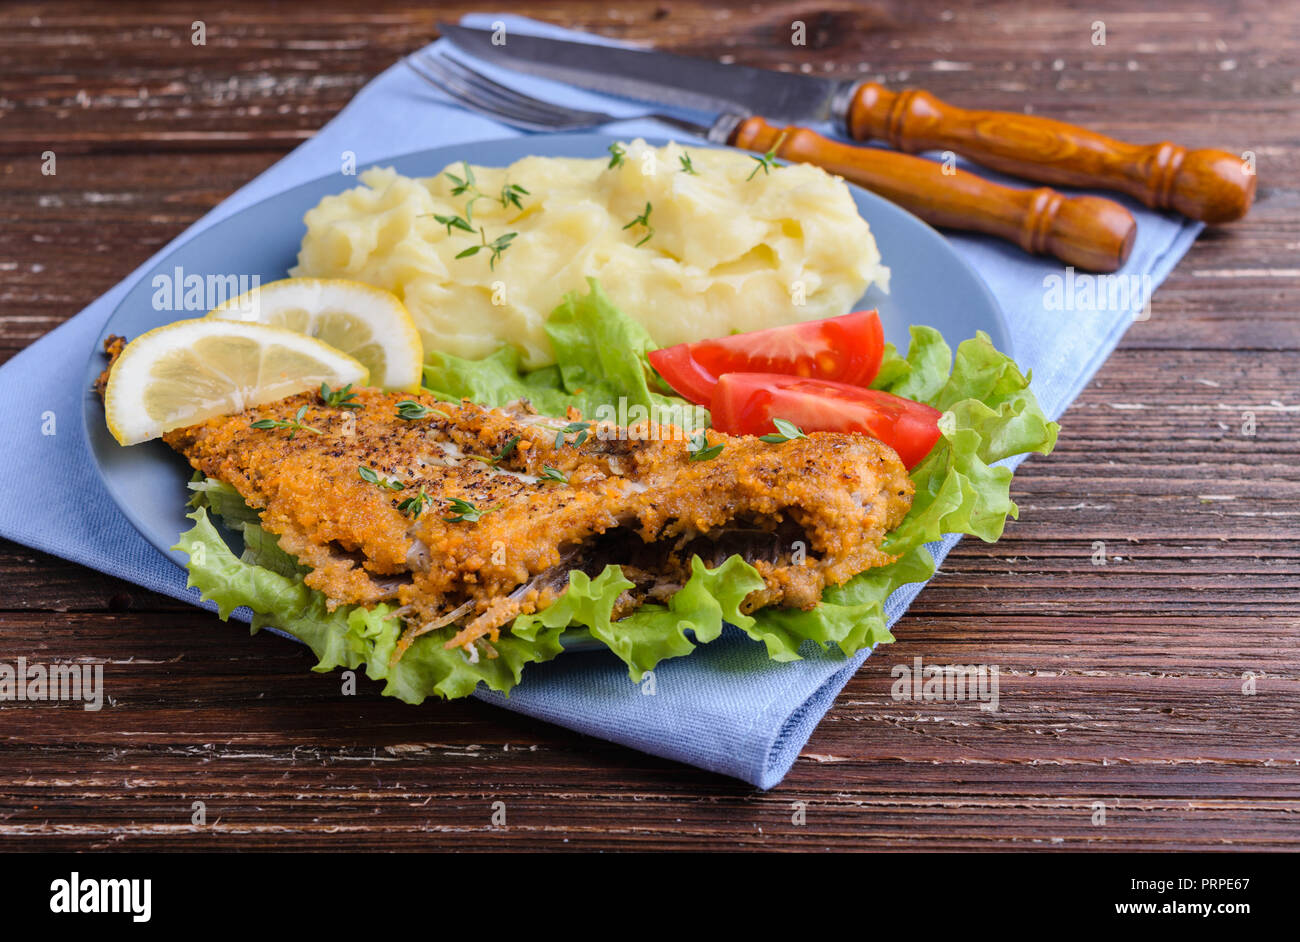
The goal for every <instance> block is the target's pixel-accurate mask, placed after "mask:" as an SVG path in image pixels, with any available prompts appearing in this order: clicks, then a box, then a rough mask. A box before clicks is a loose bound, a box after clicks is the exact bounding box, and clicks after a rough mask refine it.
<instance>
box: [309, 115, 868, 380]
mask: <svg viewBox="0 0 1300 942" xmlns="http://www.w3.org/2000/svg"><path fill="white" fill-rule="evenodd" d="M683 154H688V155H689V158H690V161H691V164H692V165H693V167H694V169H695V171H696V173H695V174H689V173H686V172H684V171H683V169H682V163H681V161H680V160H679V158H680V157H681V155H683ZM609 163H610V161H609V159H608V158H600V159H594V160H586V159H568V158H556V157H525V158H524V159H522V160H520V161H517V162H516V163H514V164H512V165H510V166H509V167H506V168H490V167H477V166H476V167H473V168H472V169H473V176H474V181H475V186H476V189H475V190H470V191H467V192H463V193H461V194H458V195H453V194H452V190H453V189H454V188H455V187H456V186H457V184H456V183H455V181H453V180H452V179H450V178H449V177H448V173H451V174H454V175H456V176H458V177H461V178H462V179H463V178H464V177H465V168H464V165H463V164H459V163H458V164H453V165H451V166H450V167H448V168H446V169H445V170H444V171H443V172H442V173H440V174H439V175H438V176H436V177H428V178H425V179H412V178H410V177H404V176H402V175H400V174H398V173H396V172H395V171H393V170H392V169H372V170H368V171H366V172H365V173H363V174H362V175H361V182H362V184H363V185H362V186H358V187H356V188H354V189H351V190H348V191H347V192H345V193H341V194H339V195H337V196H327V197H326V198H325V199H323V200H321V202H320V204H319V205H318V206H316V207H315V208H314V209H312V210H310V211H309V212H308V213H307V215H306V218H305V221H306V224H307V235H306V236H305V237H304V239H303V242H302V249H301V251H300V252H299V254H298V266H297V267H296V268H295V269H294V270H293V272H292V274H294V275H307V276H315V277H323V278H351V279H355V280H357V281H364V282H368V283H370V284H373V285H378V286H379V287H382V288H386V289H388V290H389V291H392V292H394V293H395V294H396V295H397V296H398V297H400V298H402V300H403V301H405V303H406V306H407V308H408V309H409V310H410V312H411V315H412V316H413V317H414V318H415V322H416V325H417V326H418V328H419V330H420V333H421V335H422V337H423V340H424V345H425V349H426V350H442V351H445V352H447V353H453V354H456V355H458V356H463V357H482V356H487V355H488V354H490V353H492V352H493V351H494V350H496V349H498V348H499V347H500V346H501V345H502V343H503V342H505V343H511V344H514V345H515V346H517V347H518V348H519V349H520V351H521V352H522V354H523V360H524V364H525V365H526V366H528V367H540V366H545V365H547V364H549V363H551V362H553V356H552V353H551V349H550V344H549V342H548V340H547V338H546V334H545V333H544V332H543V330H542V324H543V322H544V321H545V319H546V317H547V316H548V315H549V314H550V312H551V311H552V310H553V309H554V308H555V306H556V305H557V304H558V303H559V302H560V299H561V297H562V296H563V295H564V294H565V293H566V292H569V291H585V290H586V279H587V278H588V277H593V278H597V279H599V280H600V283H601V286H602V287H603V288H604V289H605V292H606V293H607V294H608V295H609V296H610V298H611V299H612V300H613V301H614V302H615V303H616V304H617V305H618V306H619V307H620V308H621V309H622V310H623V311H625V312H626V313H627V314H628V315H630V316H631V317H633V318H635V319H636V320H638V321H640V322H641V323H642V324H644V325H645V327H646V328H647V329H648V330H649V332H650V334H651V336H652V337H653V338H654V340H655V342H657V343H659V344H661V345H663V346H669V345H671V344H675V343H681V342H684V341H691V340H700V339H702V338H705V337H718V336H723V335H725V334H729V333H733V332H736V331H749V330H757V329H759V328H763V327H773V326H776V325H779V324H788V323H792V322H795V321H805V320H814V319H817V318H822V317H833V316H835V315H838V314H844V313H846V312H848V311H849V310H850V308H851V306H852V305H853V304H854V302H856V301H857V300H858V298H860V297H861V296H862V293H863V292H864V291H865V290H866V288H867V286H868V285H869V284H872V283H873V282H874V283H876V284H880V285H881V286H882V287H885V288H887V286H888V277H889V269H888V268H886V267H884V266H883V265H881V263H880V252H879V251H878V250H877V249H876V243H875V240H874V239H873V238H872V236H871V231H870V229H869V228H868V227H867V223H866V222H865V221H864V220H863V219H862V218H861V217H860V216H859V215H858V211H857V207H856V206H855V205H854V202H853V198H852V196H851V195H850V194H849V190H848V187H847V186H846V185H845V184H844V182H843V181H842V180H840V179H839V178H838V177H833V176H831V175H830V174H828V173H826V172H825V171H823V170H821V169H819V168H817V167H812V166H809V165H807V164H791V165H789V166H781V167H774V168H772V170H771V171H770V172H769V173H764V172H763V170H762V169H761V168H759V169H758V172H757V173H755V172H754V170H755V167H756V166H757V165H756V163H755V161H754V160H753V159H751V158H749V157H747V156H746V155H744V154H741V153H737V152H734V151H724V150H714V149H710V148H704V147H691V148H683V147H680V146H678V145H676V144H669V145H668V146H667V147H663V148H654V147H650V146H649V145H647V144H646V143H645V142H644V141H640V140H637V141H634V142H632V143H631V144H628V145H627V146H626V155H625V156H624V159H623V161H622V162H621V163H619V164H618V165H617V166H615V167H610V166H609ZM751 174H752V177H751ZM507 184H512V185H517V186H519V187H522V188H523V189H525V190H527V193H526V194H524V193H518V194H517V195H518V199H519V202H520V203H521V204H522V208H520V207H519V206H516V205H514V204H513V203H512V202H510V201H509V200H506V201H505V202H504V205H503V201H502V191H503V187H505V186H506V185H507ZM475 194H482V196H481V197H480V198H477V199H474V200H473V204H472V206H471V207H470V222H471V223H472V225H473V227H474V230H475V231H474V232H473V234H471V233H469V232H465V231H463V230H462V229H459V228H455V227H453V228H451V229H450V231H449V230H448V226H447V225H446V224H445V223H443V222H439V221H438V219H437V218H435V217H437V216H442V217H444V218H447V217H452V216H460V217H462V218H464V217H465V215H466V204H467V203H468V202H469V201H470V199H471V198H472V197H474V196H475ZM647 203H649V204H650V213H649V216H648V223H649V225H648V226H646V225H644V224H641V223H635V224H632V225H630V226H629V225H628V224H629V223H632V221H633V220H635V219H636V218H637V217H638V216H641V215H642V214H643V213H644V212H645V210H646V204H647ZM480 227H481V229H482V233H480V232H479V229H480ZM511 232H513V233H517V235H516V236H514V238H513V239H512V240H510V242H509V244H508V247H507V248H506V249H505V250H504V251H503V252H501V254H500V256H499V257H498V258H497V259H496V260H495V265H493V264H492V261H493V260H492V252H491V251H490V250H488V249H486V248H484V249H480V251H478V252H477V253H476V254H474V255H471V256H468V257H464V258H457V257H456V256H457V255H458V254H459V253H461V252H463V251H464V250H466V249H468V248H470V247H472V246H474V245H479V244H481V243H482V242H483V241H484V240H486V241H487V242H489V243H490V242H493V241H494V240H496V239H498V238H499V237H500V236H503V235H505V234H507V233H511ZM647 235H648V236H649V238H648V239H646V236H647ZM643 240H644V241H643ZM638 242H640V243H641V244H640V245H638V244H637V243H638Z"/></svg>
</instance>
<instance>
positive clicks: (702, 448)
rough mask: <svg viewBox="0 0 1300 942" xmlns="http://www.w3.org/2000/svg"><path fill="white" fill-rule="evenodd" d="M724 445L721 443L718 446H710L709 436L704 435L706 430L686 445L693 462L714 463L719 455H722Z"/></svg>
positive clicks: (701, 430) (700, 431) (697, 433)
mask: <svg viewBox="0 0 1300 942" xmlns="http://www.w3.org/2000/svg"><path fill="white" fill-rule="evenodd" d="M722 448H723V445H722V443H721V442H719V443H718V444H716V445H710V444H709V439H708V436H707V435H705V434H704V429H700V430H699V431H698V432H696V433H695V435H694V436H693V437H692V438H691V440H690V441H689V442H687V443H686V452H687V455H688V456H689V459H690V460H691V461H712V460H713V459H714V458H716V457H718V455H720V454H722Z"/></svg>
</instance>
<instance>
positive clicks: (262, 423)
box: [248, 406, 324, 441]
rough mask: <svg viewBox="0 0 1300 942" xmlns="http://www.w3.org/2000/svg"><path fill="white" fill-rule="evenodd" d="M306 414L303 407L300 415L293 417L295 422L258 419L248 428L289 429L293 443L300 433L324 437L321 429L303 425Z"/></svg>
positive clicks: (299, 412) (305, 408) (290, 439)
mask: <svg viewBox="0 0 1300 942" xmlns="http://www.w3.org/2000/svg"><path fill="white" fill-rule="evenodd" d="M306 414H307V407H306V406H303V407H301V408H300V409H299V410H298V414H297V415H295V416H294V417H293V421H291V422H290V421H288V420H286V419H258V420H257V421H256V422H252V423H249V426H248V427H249V428H257V429H264V428H287V429H289V441H293V437H294V436H295V435H297V434H298V433H299V432H311V433H312V434H313V435H323V434H324V432H322V431H321V430H320V429H318V428H313V427H312V426H310V425H303V424H302V417H303V416H305V415H306Z"/></svg>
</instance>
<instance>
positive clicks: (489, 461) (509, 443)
mask: <svg viewBox="0 0 1300 942" xmlns="http://www.w3.org/2000/svg"><path fill="white" fill-rule="evenodd" d="M519 438H520V437H519V436H518V435H511V436H510V438H509V439H507V440H506V443H505V444H504V445H502V446H501V450H500V451H498V452H497V453H496V454H495V455H493V456H492V457H491V458H485V457H483V456H482V455H470V456H469V457H471V458H473V459H474V460H475V461H481V462H483V463H484V464H486V465H491V466H492V467H494V468H495V467H496V466H497V465H499V464H500V463H501V462H503V461H505V460H506V459H507V458H509V457H510V456H511V455H513V454H514V453H515V448H516V446H518V444H519Z"/></svg>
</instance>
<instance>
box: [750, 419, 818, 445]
mask: <svg viewBox="0 0 1300 942" xmlns="http://www.w3.org/2000/svg"><path fill="white" fill-rule="evenodd" d="M772 424H773V425H775V426H776V432H769V433H768V434H766V435H760V436H759V438H758V440H759V441H760V442H767V443H768V444H769V445H779V444H781V443H782V442H788V441H792V440H794V439H796V438H807V437H808V436H807V435H805V434H804V433H803V429H801V428H800V427H799V426H797V425H795V424H794V423H793V422H787V421H786V420H785V419H773V420H772Z"/></svg>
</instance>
